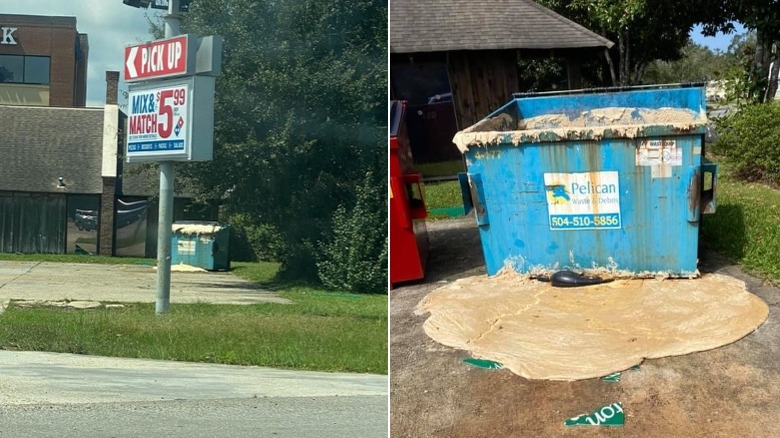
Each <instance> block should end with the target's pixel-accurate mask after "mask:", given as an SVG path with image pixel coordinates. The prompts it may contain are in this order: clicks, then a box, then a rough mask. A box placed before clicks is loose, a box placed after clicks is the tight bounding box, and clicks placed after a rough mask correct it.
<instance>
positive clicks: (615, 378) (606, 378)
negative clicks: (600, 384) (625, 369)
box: [601, 365, 639, 382]
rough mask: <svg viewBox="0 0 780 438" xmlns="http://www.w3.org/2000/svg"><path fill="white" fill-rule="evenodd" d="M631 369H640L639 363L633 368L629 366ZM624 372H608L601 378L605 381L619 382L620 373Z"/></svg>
mask: <svg viewBox="0 0 780 438" xmlns="http://www.w3.org/2000/svg"><path fill="white" fill-rule="evenodd" d="M629 370H630V371H639V365H634V366H632V367H631V368H629ZM621 374H622V373H619V372H618V373H612V374H607V375H606V376H604V377H602V378H601V380H603V381H605V382H619V381H620V375H621Z"/></svg>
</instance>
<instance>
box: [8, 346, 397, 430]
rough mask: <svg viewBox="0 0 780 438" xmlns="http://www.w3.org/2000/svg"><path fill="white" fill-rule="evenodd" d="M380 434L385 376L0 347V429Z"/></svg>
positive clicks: (383, 425)
mask: <svg viewBox="0 0 780 438" xmlns="http://www.w3.org/2000/svg"><path fill="white" fill-rule="evenodd" d="M147 436H165V437H187V438H192V437H217V436H226V437H227V436H229V437H307V438H319V437H386V436H387V376H378V375H368V374H347V373H323V372H307V371H290V370H277V369H271V368H261V367H239V366H229V365H214V364H196V363H183V362H168V361H154V360H142V359H122V358H107V357H94V356H81V355H72V354H60V353H41V352H14V351H0V437H147Z"/></svg>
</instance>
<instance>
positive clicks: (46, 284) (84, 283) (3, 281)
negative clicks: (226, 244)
mask: <svg viewBox="0 0 780 438" xmlns="http://www.w3.org/2000/svg"><path fill="white" fill-rule="evenodd" d="M156 282H157V272H156V271H155V269H154V267H153V266H148V265H96V264H86V263H50V262H9V261H0V306H2V307H4V306H5V305H6V304H7V303H8V302H9V300H39V301H56V300H71V301H75V300H78V301H103V302H126V303H128V302H136V303H137V302H154V301H155V299H156ZM199 301H201V302H208V303H214V304H253V303H264V302H274V303H289V301H288V300H286V299H284V298H281V297H279V296H278V295H276V294H275V293H273V292H270V291H267V290H263V289H260V288H258V287H257V286H256V285H254V284H253V283H250V282H248V281H245V280H242V279H240V278H238V277H236V276H234V275H232V274H230V273H229V272H172V273H171V303H193V302H199ZM1 311H2V308H0V312H1Z"/></svg>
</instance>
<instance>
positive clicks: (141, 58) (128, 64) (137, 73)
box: [125, 35, 189, 82]
mask: <svg viewBox="0 0 780 438" xmlns="http://www.w3.org/2000/svg"><path fill="white" fill-rule="evenodd" d="M188 42H189V35H180V36H177V37H173V38H166V39H164V40H157V41H151V42H148V43H144V44H140V45H137V46H127V47H125V82H133V81H140V80H147V79H157V78H165V77H170V76H179V75H185V74H187V73H188V71H187V45H188Z"/></svg>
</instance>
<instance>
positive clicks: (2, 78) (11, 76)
mask: <svg viewBox="0 0 780 438" xmlns="http://www.w3.org/2000/svg"><path fill="white" fill-rule="evenodd" d="M50 64H51V60H50V59H49V57H48V56H20V55H0V82H5V83H15V84H44V85H48V84H49V78H50V74H49V67H50Z"/></svg>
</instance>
